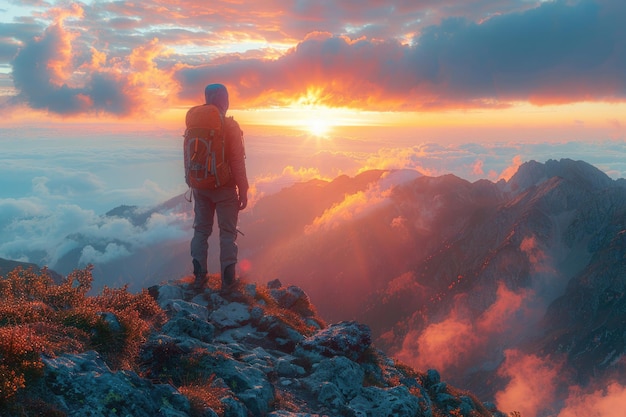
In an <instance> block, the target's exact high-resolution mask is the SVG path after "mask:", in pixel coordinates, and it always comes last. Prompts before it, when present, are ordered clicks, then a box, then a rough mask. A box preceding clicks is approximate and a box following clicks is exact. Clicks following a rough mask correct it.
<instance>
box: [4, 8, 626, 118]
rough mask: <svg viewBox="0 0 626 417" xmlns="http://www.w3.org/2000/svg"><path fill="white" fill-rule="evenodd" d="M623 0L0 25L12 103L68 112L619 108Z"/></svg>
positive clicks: (126, 16)
mask: <svg viewBox="0 0 626 417" xmlns="http://www.w3.org/2000/svg"><path fill="white" fill-rule="evenodd" d="M625 9H626V6H625V5H624V3H623V2H621V1H619V0H586V1H575V2H566V1H552V2H541V3H540V4H538V5H536V4H532V3H530V2H516V1H504V2H497V4H495V3H493V2H464V3H462V4H459V3H458V2H456V3H455V2H417V3H412V4H410V3H404V2H395V3H394V2H391V3H385V4H381V3H379V2H373V1H372V2H364V3H363V4H361V3H360V4H359V7H355V6H354V5H353V4H351V3H336V2H326V1H324V2H319V3H315V4H313V3H310V2H298V3H296V4H294V6H293V7H285V5H284V4H283V3H279V2H276V1H269V2H263V4H256V5H248V4H246V5H244V4H239V3H233V2H216V4H215V6H214V7H208V6H207V7H197V5H196V4H195V3H194V2H185V1H183V2H179V3H177V5H176V7H174V6H172V7H167V4H166V3H158V4H157V3H150V2H148V3H145V4H142V6H141V7H139V6H137V5H136V4H133V3H123V2H118V3H98V2H96V3H94V4H91V5H87V4H83V5H81V6H78V5H76V4H72V5H70V6H67V7H65V8H61V7H56V8H52V9H48V10H46V9H43V10H44V11H43V13H41V14H39V15H38V16H36V18H28V19H27V18H26V17H24V18H23V19H22V20H21V21H18V22H14V23H2V24H0V59H3V60H4V62H5V63H7V64H8V63H9V62H8V61H7V59H10V65H11V66H12V77H13V82H14V86H15V89H16V90H17V95H16V96H14V97H13V99H15V100H19V101H21V102H24V103H27V104H28V105H29V106H30V107H32V108H34V109H41V110H46V111H48V112H51V113H53V114H57V115H64V116H68V115H76V114H99V113H106V114H110V115H114V116H131V115H135V114H137V113H138V112H139V113H140V112H150V111H157V110H160V109H167V108H171V107H172V106H176V105H185V104H188V103H190V102H196V101H197V100H198V96H199V94H200V93H199V92H201V91H202V88H203V87H204V85H205V84H206V83H207V82H209V81H210V80H220V81H221V82H223V83H225V84H227V85H228V86H229V88H230V90H231V93H232V95H233V102H234V103H237V105H238V106H240V107H241V108H254V107H267V106H290V105H292V104H293V103H296V102H299V101H300V102H301V101H302V100H305V101H307V102H309V103H315V104H316V105H328V106H331V107H354V108H360V109H371V110H382V111H390V110H422V111H428V110H433V109H445V108H501V107H507V106H510V105H512V104H515V103H519V102H531V103H534V104H538V105H544V104H560V103H571V102H585V101H609V102H610V101H623V100H624V98H625V97H624V91H626V89H625V88H624V87H625V86H626V76H624V74H625V73H626V71H625V69H626V52H624V50H626V48H624V47H623V46H624V44H623V39H624V38H626V36H625V35H626V29H625V28H624V27H623V25H622V22H621V20H620V19H619V18H618V16H621V15H623V14H624V12H625V11H626V10H625ZM182 10H184V12H182ZM134 16H137V17H134ZM139 16H140V18H139ZM461 16H462V17H461ZM1 57H4V58H1ZM9 57H10V58H9ZM2 63H3V62H2V60H0V65H1V64H2ZM15 100H14V101H15Z"/></svg>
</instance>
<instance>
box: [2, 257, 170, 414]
mask: <svg viewBox="0 0 626 417" xmlns="http://www.w3.org/2000/svg"><path fill="white" fill-rule="evenodd" d="M92 281H93V278H92V275H91V267H90V266H89V267H87V268H85V269H83V270H76V271H74V272H72V273H71V274H69V275H68V276H67V277H66V278H65V279H63V280H62V282H60V283H55V282H54V280H53V279H52V278H51V277H50V275H49V274H48V273H47V271H46V270H45V269H44V270H43V271H42V273H41V274H36V273H34V272H33V271H32V270H30V269H28V270H24V269H22V268H17V269H15V270H13V271H11V272H9V273H8V274H7V276H6V277H0V299H1V300H2V303H0V405H3V404H5V403H7V401H8V400H10V399H12V398H13V397H14V396H15V394H16V393H17V392H18V391H19V390H20V389H22V388H24V387H25V386H27V384H28V382H29V381H30V380H32V379H34V378H36V377H38V376H40V374H41V370H42V369H43V363H42V361H41V355H42V354H45V355H48V356H54V355H58V354H61V353H78V352H83V351H86V350H89V349H95V350H97V351H98V352H99V353H100V354H101V355H102V356H103V358H104V359H105V360H106V361H107V363H108V365H109V366H110V367H112V368H113V369H122V368H123V369H131V368H134V367H135V366H136V363H135V362H136V358H137V355H138V352H139V347H140V346H141V344H142V343H143V342H144V341H145V339H146V337H147V335H148V333H149V332H150V330H152V328H153V327H155V326H160V325H161V324H163V322H164V321H165V313H164V312H163V311H162V310H161V308H160V307H159V306H158V304H157V303H156V301H155V300H154V299H153V298H152V297H150V295H149V294H148V293H147V292H146V291H143V292H142V293H140V294H130V293H128V291H127V288H126V287H123V288H121V289H108V288H105V289H104V290H103V292H102V293H101V294H100V295H97V296H95V297H89V296H87V293H88V292H89V290H90V289H91V283H92ZM107 317H108V319H109V321H107ZM111 320H113V321H115V320H117V322H118V323H119V325H117V323H114V322H113V323H111V322H110V321H111Z"/></svg>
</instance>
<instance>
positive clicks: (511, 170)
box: [498, 155, 524, 181]
mask: <svg viewBox="0 0 626 417" xmlns="http://www.w3.org/2000/svg"><path fill="white" fill-rule="evenodd" d="M523 163H524V161H523V160H522V157H521V156H520V155H515V156H514V157H513V161H512V164H511V165H509V166H508V167H507V168H506V169H505V170H504V171H502V172H501V173H500V175H499V177H498V179H502V180H505V181H508V180H510V179H511V177H512V176H513V175H515V173H516V172H517V169H518V168H519V167H520V165H522V164H523Z"/></svg>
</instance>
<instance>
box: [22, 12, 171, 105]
mask: <svg viewBox="0 0 626 417" xmlns="http://www.w3.org/2000/svg"><path fill="white" fill-rule="evenodd" d="M51 14H52V15H54V21H53V23H51V24H50V25H49V26H47V27H46V28H45V30H44V31H43V34H41V36H37V37H34V38H31V39H28V40H25V41H24V42H23V46H22V47H21V48H20V49H19V50H18V52H17V53H16V55H15V57H14V59H13V60H12V63H11V64H12V67H13V72H12V73H13V82H14V85H15V88H16V89H17V91H18V95H17V97H16V98H17V99H18V100H19V101H23V102H25V103H27V104H28V105H29V106H30V107H32V108H34V109H43V110H47V111H49V112H51V113H56V114H58V115H74V114H81V113H92V114H96V113H109V114H113V115H117V116H127V115H130V114H135V113H141V112H143V111H146V110H147V109H148V106H149V105H152V106H154V105H155V104H159V103H160V105H162V104H163V103H164V102H166V101H167V94H166V95H165V97H160V96H161V94H163V93H166V92H168V89H169V88H173V87H172V86H173V83H172V82H171V79H170V77H169V76H167V74H166V71H162V70H160V69H159V68H157V65H156V64H155V60H156V59H157V58H158V57H160V56H161V55H166V54H167V51H166V50H165V48H164V47H162V46H161V45H159V43H158V40H157V39H152V40H150V41H148V42H146V43H145V44H143V45H139V46H137V47H136V48H134V49H132V50H131V52H130V53H129V55H128V56H126V57H124V58H123V59H121V60H118V59H109V58H108V57H107V55H106V53H105V52H103V51H99V50H97V49H96V48H94V47H93V46H91V47H89V48H86V47H85V45H84V44H85V41H86V40H85V39H83V38H82V36H83V35H82V34H81V31H79V30H76V29H75V30H72V29H68V28H67V27H66V26H65V24H64V22H65V20H66V19H69V18H73V19H77V20H80V19H82V18H83V17H84V11H83V8H81V7H79V6H77V5H75V4H74V5H72V6H71V7H70V8H69V9H53V10H52V12H51ZM155 87H159V88H163V91H161V92H156V93H155V92H154V88H155ZM169 92H171V91H169ZM148 97H150V100H151V102H149V101H148Z"/></svg>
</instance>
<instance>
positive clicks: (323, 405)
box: [39, 276, 505, 417]
mask: <svg viewBox="0 0 626 417" xmlns="http://www.w3.org/2000/svg"><path fill="white" fill-rule="evenodd" d="M217 281H218V277H216V276H212V277H211V282H210V283H209V285H208V286H207V287H206V288H202V289H197V288H194V286H193V284H192V283H191V279H182V280H177V281H171V282H167V283H164V284H160V285H156V286H153V287H151V288H150V289H149V292H150V294H151V295H152V296H153V297H154V298H155V299H156V300H157V302H158V304H159V305H160V306H161V307H162V308H163V309H164V310H165V311H166V313H167V321H166V323H165V324H164V325H163V326H162V327H160V328H159V329H155V330H154V331H153V332H152V334H151V336H150V337H149V339H148V340H147V342H146V343H145V344H144V345H143V346H142V348H141V351H140V367H139V370H138V371H137V372H135V371H128V370H121V371H112V370H111V369H110V368H109V367H108V366H107V365H106V364H105V362H104V360H103V359H102V358H101V357H100V355H99V354H98V353H97V352H95V351H87V352H84V353H81V354H63V355H60V356H56V357H54V358H46V359H45V360H44V364H45V366H44V377H43V379H42V380H43V382H42V384H41V386H40V387H39V391H40V392H39V396H40V397H41V398H44V399H45V401H46V402H48V403H50V404H55V406H56V408H57V409H58V410H59V414H58V415H67V416H81V417H82V416H92V417H97V416H133V417H143V416H146V417H155V416H162V417H183V416H206V417H209V416H227V417H248V416H272V417H290V416H292V417H296V416H299V417H305V416H362V417H365V416H367V417H383V416H385V417H387V416H397V417H405V416H424V417H437V416H451V415H454V416H473V417H478V416H485V417H486V416H496V417H504V416H505V414H503V413H502V412H500V411H498V410H496V409H495V407H494V405H493V404H488V403H482V402H481V401H479V400H478V399H477V398H476V396H474V395H473V394H471V393H469V392H465V391H462V390H459V389H457V388H454V387H453V386H450V385H449V384H447V383H446V382H445V381H442V380H441V378H440V375H439V373H438V372H437V371H436V370H433V369H431V370H426V371H424V372H422V371H416V370H413V369H411V368H409V367H408V366H405V365H402V364H399V363H397V362H395V361H394V360H393V359H392V358H389V357H387V356H386V355H385V354H383V353H382V352H381V351H380V350H378V349H376V347H375V346H373V345H372V337H371V334H370V329H369V327H368V326H366V325H363V324H359V323H357V322H353V321H342V322H339V323H335V324H330V325H327V324H326V323H324V321H323V320H322V319H320V317H318V316H317V314H316V310H315V307H314V306H313V305H312V304H311V303H310V301H309V297H308V296H307V294H305V292H304V291H303V290H302V289H300V288H299V287H296V286H287V287H285V286H283V285H282V284H281V283H280V282H279V281H277V280H276V281H272V282H270V283H268V284H267V285H264V286H262V287H261V286H259V285H257V284H254V283H245V282H239V283H238V284H237V287H236V288H235V289H234V290H232V291H229V292H227V293H224V292H221V291H220V290H218V289H215V288H214V287H217ZM107 321H108V323H109V324H110V326H111V327H112V328H115V327H116V326H115V323H116V320H115V317H110V318H108V320H107Z"/></svg>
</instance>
